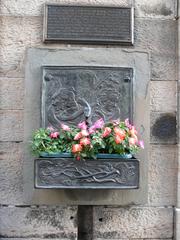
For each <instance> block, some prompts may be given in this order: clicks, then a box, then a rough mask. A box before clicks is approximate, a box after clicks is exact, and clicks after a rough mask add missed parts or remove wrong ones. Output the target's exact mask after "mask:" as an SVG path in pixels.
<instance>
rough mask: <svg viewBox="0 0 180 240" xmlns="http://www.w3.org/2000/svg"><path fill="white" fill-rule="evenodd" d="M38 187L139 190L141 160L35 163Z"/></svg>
mask: <svg viewBox="0 0 180 240" xmlns="http://www.w3.org/2000/svg"><path fill="white" fill-rule="evenodd" d="M35 188H45V189H137V188H139V161H138V160H137V159H135V158H132V159H123V158H119V159H113V158H101V159H97V160H92V159H86V160H81V161H77V160H76V159H74V158H65V157H61V158H38V159H36V160H35Z"/></svg>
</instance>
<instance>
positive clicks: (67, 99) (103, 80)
mask: <svg viewBox="0 0 180 240" xmlns="http://www.w3.org/2000/svg"><path fill="white" fill-rule="evenodd" d="M132 113H133V69H132V68H116V67H43V85H42V125H43V127H47V126H49V125H52V126H54V127H55V128H59V126H60V123H62V122H63V123H66V124H77V123H79V122H80V121H83V120H85V118H86V116H89V118H88V121H89V125H91V124H92V123H93V122H94V121H96V120H97V119H99V118H103V119H104V121H109V120H112V119H117V118H120V119H121V120H124V119H125V118H130V119H132ZM138 186H139V161H138V160H136V159H130V160H128V159H126V160H123V159H98V160H91V159H86V160H85V161H83V160H82V161H76V160H75V159H73V158H72V159H68V158H54V159H51V158H47V159H45V158H39V159H36V160H35V187H36V188H52V189H53V188H59V189H134V188H138Z"/></svg>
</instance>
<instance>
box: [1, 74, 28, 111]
mask: <svg viewBox="0 0 180 240" xmlns="http://www.w3.org/2000/svg"><path fill="white" fill-rule="evenodd" d="M23 83H24V80H23V79H22V78H0V85H1V88H0V109H10V110H18V109H23V100H24V99H23V97H24V88H23Z"/></svg>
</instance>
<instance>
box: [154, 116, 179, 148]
mask: <svg viewBox="0 0 180 240" xmlns="http://www.w3.org/2000/svg"><path fill="white" fill-rule="evenodd" d="M151 120H152V121H151V122H152V123H151V142H154V143H165V144H169V143H172V144H173V143H176V142H177V132H176V129H177V121H176V115H175V114H174V113H155V112H153V113H151Z"/></svg>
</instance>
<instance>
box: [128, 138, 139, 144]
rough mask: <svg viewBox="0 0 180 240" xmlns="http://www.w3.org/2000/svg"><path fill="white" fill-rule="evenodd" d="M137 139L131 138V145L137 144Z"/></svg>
mask: <svg viewBox="0 0 180 240" xmlns="http://www.w3.org/2000/svg"><path fill="white" fill-rule="evenodd" d="M136 142H137V139H136V138H129V144H130V145H136Z"/></svg>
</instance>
